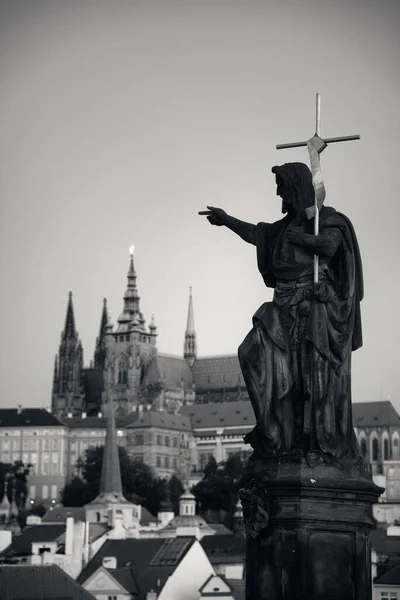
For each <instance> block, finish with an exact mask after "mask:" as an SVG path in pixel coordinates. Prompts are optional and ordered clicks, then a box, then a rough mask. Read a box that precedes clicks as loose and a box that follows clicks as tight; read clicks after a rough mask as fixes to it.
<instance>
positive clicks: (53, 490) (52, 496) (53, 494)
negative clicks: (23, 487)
mask: <svg viewBox="0 0 400 600" xmlns="http://www.w3.org/2000/svg"><path fill="white" fill-rule="evenodd" d="M41 492H42V493H41V496H40V497H41V499H42V500H57V493H58V490H57V486H56V485H51V486H49V485H42V487H41ZM29 498H30V499H31V500H34V499H35V498H36V485H30V486H29Z"/></svg>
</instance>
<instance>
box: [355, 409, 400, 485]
mask: <svg viewBox="0 0 400 600" xmlns="http://www.w3.org/2000/svg"><path fill="white" fill-rule="evenodd" d="M353 426H354V428H355V430H356V433H357V437H358V440H359V442H360V445H361V450H362V453H363V455H364V457H365V458H366V459H367V460H368V461H369V462H370V463H371V465H372V468H373V473H374V474H381V473H383V463H384V462H385V463H386V462H387V461H399V460H400V448H399V443H400V416H399V415H398V414H397V412H396V410H395V408H394V406H393V404H392V403H391V402H390V400H385V401H381V402H358V403H355V404H353Z"/></svg>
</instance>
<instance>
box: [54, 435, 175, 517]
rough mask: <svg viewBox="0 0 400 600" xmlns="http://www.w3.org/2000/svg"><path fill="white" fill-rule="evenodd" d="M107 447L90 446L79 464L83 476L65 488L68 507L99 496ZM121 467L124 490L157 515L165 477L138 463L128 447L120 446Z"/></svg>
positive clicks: (130, 499)
mask: <svg viewBox="0 0 400 600" xmlns="http://www.w3.org/2000/svg"><path fill="white" fill-rule="evenodd" d="M103 454H104V447H102V446H100V447H97V448H94V447H90V448H88V449H87V450H86V451H85V454H84V456H83V458H82V459H81V460H79V461H78V464H77V467H78V470H79V472H80V476H76V477H74V478H73V479H72V480H71V481H70V482H68V483H67V485H66V486H65V487H64V490H63V492H62V503H63V505H64V506H84V505H85V504H88V503H89V502H91V501H92V500H94V499H95V498H96V496H97V495H98V493H99V488H100V477H101V465H102V462H103ZM118 454H119V463H120V469H121V480H122V490H123V494H124V496H125V498H126V499H127V500H129V501H130V502H134V503H136V504H142V505H143V506H145V507H146V508H147V510H149V511H150V512H151V513H152V514H153V515H155V514H157V512H158V510H159V508H160V503H161V501H162V499H163V494H164V492H163V484H162V483H161V481H162V480H160V479H158V478H156V477H154V475H153V471H152V469H151V468H150V467H149V466H148V465H146V464H144V463H137V462H134V461H133V459H132V458H131V457H130V456H129V454H128V453H127V451H126V449H125V448H122V447H119V448H118Z"/></svg>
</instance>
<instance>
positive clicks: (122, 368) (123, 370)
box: [118, 356, 128, 385]
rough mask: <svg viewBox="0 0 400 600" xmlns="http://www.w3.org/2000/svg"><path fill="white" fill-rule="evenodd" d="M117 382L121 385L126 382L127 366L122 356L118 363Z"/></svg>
mask: <svg viewBox="0 0 400 600" xmlns="http://www.w3.org/2000/svg"><path fill="white" fill-rule="evenodd" d="M118 383H119V384H122V385H124V384H127V383H128V366H127V364H126V360H125V357H124V356H123V357H121V358H120V361H119V364H118Z"/></svg>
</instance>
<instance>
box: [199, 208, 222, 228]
mask: <svg viewBox="0 0 400 600" xmlns="http://www.w3.org/2000/svg"><path fill="white" fill-rule="evenodd" d="M207 208H208V210H201V211H200V212H199V215H206V216H207V219H208V220H209V221H210V223H211V225H218V227H220V226H221V225H225V219H226V212H225V211H224V210H223V209H222V208H215V207H214V206H207Z"/></svg>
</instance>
